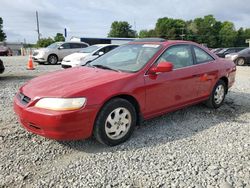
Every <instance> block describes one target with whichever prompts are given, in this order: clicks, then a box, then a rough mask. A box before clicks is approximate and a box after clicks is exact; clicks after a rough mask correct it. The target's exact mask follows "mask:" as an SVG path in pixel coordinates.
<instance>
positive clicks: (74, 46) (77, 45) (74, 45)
mask: <svg viewBox="0 0 250 188" xmlns="http://www.w3.org/2000/svg"><path fill="white" fill-rule="evenodd" d="M70 47H71V48H81V44H79V43H70Z"/></svg>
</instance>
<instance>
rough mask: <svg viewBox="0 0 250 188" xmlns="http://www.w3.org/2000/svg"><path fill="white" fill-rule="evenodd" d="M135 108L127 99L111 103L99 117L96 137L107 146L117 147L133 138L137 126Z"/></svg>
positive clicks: (96, 125)
mask: <svg viewBox="0 0 250 188" xmlns="http://www.w3.org/2000/svg"><path fill="white" fill-rule="evenodd" d="M136 118H137V117H136V111H135V108H134V106H133V105H132V104H131V103H130V102H128V101H127V100H125V99H121V98H116V99H112V100H111V101H109V102H108V103H107V104H105V105H104V107H103V108H102V109H101V111H100V113H99V114H98V116H97V119H96V122H95V127H94V136H95V138H96V139H97V140H98V141H99V142H101V143H103V144H106V145H109V146H115V145H118V144H120V143H122V142H125V141H126V140H127V139H129V137H130V136H131V134H132V132H133V130H134V127H135V125H136Z"/></svg>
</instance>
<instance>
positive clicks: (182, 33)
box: [180, 27, 185, 40]
mask: <svg viewBox="0 0 250 188" xmlns="http://www.w3.org/2000/svg"><path fill="white" fill-rule="evenodd" d="M180 37H181V40H183V39H184V37H185V34H184V27H182V28H181V35H180Z"/></svg>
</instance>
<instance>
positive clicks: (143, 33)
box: [138, 29, 157, 38]
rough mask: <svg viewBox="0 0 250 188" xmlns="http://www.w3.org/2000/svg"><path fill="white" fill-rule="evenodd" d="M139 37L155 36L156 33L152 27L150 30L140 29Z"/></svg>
mask: <svg viewBox="0 0 250 188" xmlns="http://www.w3.org/2000/svg"><path fill="white" fill-rule="evenodd" d="M138 37H139V38H148V37H157V34H156V32H155V30H154V29H151V30H141V31H140V32H139V36H138Z"/></svg>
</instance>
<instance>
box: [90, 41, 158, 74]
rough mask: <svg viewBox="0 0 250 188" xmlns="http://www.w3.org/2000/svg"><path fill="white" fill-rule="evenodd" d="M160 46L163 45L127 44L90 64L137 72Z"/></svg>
mask: <svg viewBox="0 0 250 188" xmlns="http://www.w3.org/2000/svg"><path fill="white" fill-rule="evenodd" d="M160 48H161V45H155V44H127V45H124V46H120V47H118V48H116V49H114V50H112V51H111V52H109V53H107V54H106V55H104V56H102V57H100V58H98V59H96V60H95V61H93V62H92V63H90V65H92V66H98V65H101V66H105V67H109V68H111V69H114V70H119V71H124V72H137V71H139V70H140V69H141V68H142V67H144V66H145V64H146V63H147V62H148V61H149V60H150V59H151V58H152V57H153V56H154V54H155V53H156V52H157V51H158V50H159V49H160Z"/></svg>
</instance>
